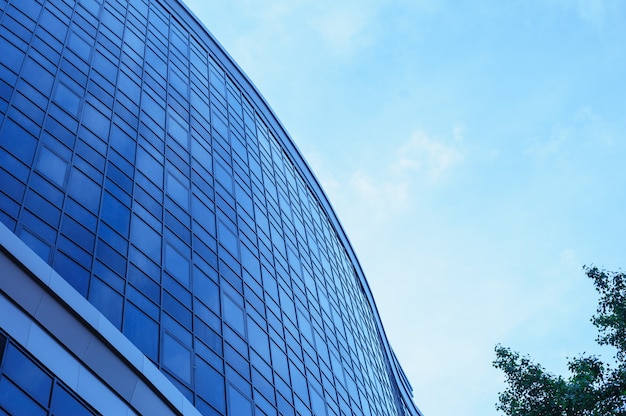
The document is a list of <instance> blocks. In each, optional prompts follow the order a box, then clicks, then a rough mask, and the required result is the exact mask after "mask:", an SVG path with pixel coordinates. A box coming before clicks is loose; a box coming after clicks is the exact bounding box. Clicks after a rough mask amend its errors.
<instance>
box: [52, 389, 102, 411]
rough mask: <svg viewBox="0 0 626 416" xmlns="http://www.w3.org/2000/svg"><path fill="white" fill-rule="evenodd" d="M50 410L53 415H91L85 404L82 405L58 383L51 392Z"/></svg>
mask: <svg viewBox="0 0 626 416" xmlns="http://www.w3.org/2000/svg"><path fill="white" fill-rule="evenodd" d="M50 411H51V413H52V414H53V415H72V416H87V415H93V413H92V412H91V410H89V409H88V408H87V407H85V405H83V404H82V403H81V402H80V401H79V400H78V399H77V398H76V397H75V396H74V395H72V394H71V393H70V392H69V391H68V390H67V389H65V388H64V387H61V386H59V385H57V386H55V388H54V392H53V394H52V405H51V406H50Z"/></svg>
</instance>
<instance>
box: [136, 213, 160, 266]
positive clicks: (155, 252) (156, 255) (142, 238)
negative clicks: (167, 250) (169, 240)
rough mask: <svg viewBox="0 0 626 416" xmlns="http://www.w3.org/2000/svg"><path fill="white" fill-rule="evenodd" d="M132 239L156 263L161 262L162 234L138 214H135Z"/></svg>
mask: <svg viewBox="0 0 626 416" xmlns="http://www.w3.org/2000/svg"><path fill="white" fill-rule="evenodd" d="M130 240H131V241H132V242H133V244H135V245H136V246H137V247H138V248H139V249H141V250H142V251H143V252H144V253H145V254H146V255H147V256H148V257H150V258H151V259H152V260H154V261H155V262H156V263H160V262H161V236H160V235H159V234H158V233H157V232H156V231H154V229H152V227H150V226H149V225H148V224H146V223H145V222H144V221H142V220H141V219H140V218H139V217H137V216H133V226H132V230H131V235H130Z"/></svg>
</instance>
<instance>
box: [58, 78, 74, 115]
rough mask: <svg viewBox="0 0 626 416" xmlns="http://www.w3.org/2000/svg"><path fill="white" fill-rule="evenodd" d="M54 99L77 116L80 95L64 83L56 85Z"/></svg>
mask: <svg viewBox="0 0 626 416" xmlns="http://www.w3.org/2000/svg"><path fill="white" fill-rule="evenodd" d="M54 101H56V103H57V104H59V105H60V106H61V107H62V108H63V109H65V110H67V111H68V112H69V113H70V114H72V115H73V116H78V110H79V108H80V97H79V96H78V94H76V93H75V92H74V91H72V90H71V89H69V88H68V87H67V86H65V85H64V84H59V85H57V88H56V91H55V93H54Z"/></svg>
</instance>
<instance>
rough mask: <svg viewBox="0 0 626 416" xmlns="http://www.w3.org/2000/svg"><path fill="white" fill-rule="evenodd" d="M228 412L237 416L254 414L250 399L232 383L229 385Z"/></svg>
mask: <svg viewBox="0 0 626 416" xmlns="http://www.w3.org/2000/svg"><path fill="white" fill-rule="evenodd" d="M228 414H231V415H237V416H252V404H251V403H250V399H248V398H247V397H246V396H244V395H243V394H241V393H240V392H239V390H237V389H235V388H234V387H233V386H232V385H231V384H229V385H228Z"/></svg>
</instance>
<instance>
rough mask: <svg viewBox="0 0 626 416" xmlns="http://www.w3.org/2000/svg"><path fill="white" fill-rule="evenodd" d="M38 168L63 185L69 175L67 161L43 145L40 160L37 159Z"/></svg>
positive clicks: (56, 182)
mask: <svg viewBox="0 0 626 416" xmlns="http://www.w3.org/2000/svg"><path fill="white" fill-rule="evenodd" d="M37 170H39V171H40V172H41V173H43V174H44V175H45V176H46V177H47V178H48V179H50V180H51V181H52V182H54V183H55V184H57V185H59V186H61V187H62V186H63V185H64V183H65V177H66V175H67V162H66V161H65V160H63V159H61V157H59V156H57V155H56V154H55V153H53V152H52V151H51V150H50V149H48V148H47V147H45V146H42V148H41V150H40V152H39V160H38V161H37Z"/></svg>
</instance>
